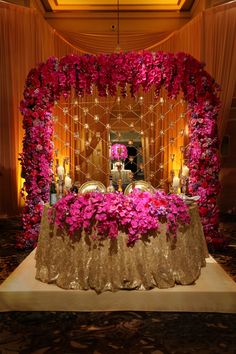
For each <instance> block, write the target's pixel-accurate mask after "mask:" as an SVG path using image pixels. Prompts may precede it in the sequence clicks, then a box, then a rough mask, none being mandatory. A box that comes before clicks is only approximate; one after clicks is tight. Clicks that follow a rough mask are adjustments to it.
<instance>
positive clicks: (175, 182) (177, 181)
mask: <svg viewBox="0 0 236 354" xmlns="http://www.w3.org/2000/svg"><path fill="white" fill-rule="evenodd" d="M173 187H174V188H178V187H179V177H178V176H174V178H173Z"/></svg>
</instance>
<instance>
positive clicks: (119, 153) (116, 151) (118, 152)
mask: <svg viewBox="0 0 236 354" xmlns="http://www.w3.org/2000/svg"><path fill="white" fill-rule="evenodd" d="M127 157H128V151H127V147H126V146H125V145H124V144H113V145H112V146H111V159H112V160H118V161H120V160H125V159H126V158H127Z"/></svg>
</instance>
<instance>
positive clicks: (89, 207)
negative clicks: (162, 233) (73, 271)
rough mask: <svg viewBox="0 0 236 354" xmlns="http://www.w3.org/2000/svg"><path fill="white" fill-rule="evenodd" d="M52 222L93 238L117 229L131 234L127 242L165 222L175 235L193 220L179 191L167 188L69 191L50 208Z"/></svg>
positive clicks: (114, 234)
mask: <svg viewBox="0 0 236 354" xmlns="http://www.w3.org/2000/svg"><path fill="white" fill-rule="evenodd" d="M49 218H50V221H51V222H55V223H56V224H57V225H58V226H59V227H60V228H62V229H65V230H66V231H67V232H68V233H69V235H70V236H71V237H72V238H76V232H78V233H79V234H80V233H81V232H82V231H84V232H85V234H87V235H91V237H93V238H99V239H103V238H116V237H117V236H118V231H119V230H123V231H125V232H126V233H127V235H128V242H127V243H128V245H130V246H131V245H134V243H135V242H136V241H137V240H139V239H140V238H141V236H142V235H147V234H148V233H149V232H151V231H156V232H158V230H159V226H160V224H161V223H166V225H167V228H166V232H167V235H168V236H173V237H176V234H177V231H178V226H179V225H181V224H182V225H183V224H184V225H185V224H189V223H190V216H189V212H188V208H187V206H186V204H185V203H184V202H183V200H182V199H181V198H179V197H178V196H176V195H166V194H165V193H164V192H156V193H155V194H151V193H149V192H141V191H139V190H137V189H135V190H134V191H133V192H132V193H130V194H129V195H123V194H120V193H107V194H103V193H99V192H92V193H87V194H78V195H77V194H73V193H71V194H69V195H67V196H66V197H64V198H62V199H60V200H59V201H58V202H57V203H56V204H54V206H53V207H52V208H51V209H50V210H49Z"/></svg>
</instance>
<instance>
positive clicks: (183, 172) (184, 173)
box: [182, 165, 189, 177]
mask: <svg viewBox="0 0 236 354" xmlns="http://www.w3.org/2000/svg"><path fill="white" fill-rule="evenodd" d="M188 174H189V168H188V166H186V165H184V166H183V169H182V176H184V177H188Z"/></svg>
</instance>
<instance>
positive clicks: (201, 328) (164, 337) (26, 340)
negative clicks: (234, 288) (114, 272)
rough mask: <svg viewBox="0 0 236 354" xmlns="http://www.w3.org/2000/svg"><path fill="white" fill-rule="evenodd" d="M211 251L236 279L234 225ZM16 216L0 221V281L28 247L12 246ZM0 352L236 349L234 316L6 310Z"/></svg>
mask: <svg viewBox="0 0 236 354" xmlns="http://www.w3.org/2000/svg"><path fill="white" fill-rule="evenodd" d="M221 228H222V232H223V233H224V235H225V236H226V237H227V238H228V241H229V246H228V247H227V248H226V249H225V250H223V251H218V252H214V250H212V252H211V254H212V255H213V257H214V258H215V259H216V260H217V261H218V262H219V263H220V264H221V265H222V267H223V268H224V269H225V270H226V271H227V272H228V273H229V274H230V275H231V276H232V278H233V279H234V280H235V281H236V223H235V222H232V221H230V220H228V221H227V222H224V223H222V225H221ZM20 232H21V227H20V220H19V219H18V218H12V219H7V220H6V219H2V220H0V282H2V281H3V280H4V279H5V278H6V277H7V276H8V275H9V274H10V273H11V272H12V271H13V270H14V268H15V267H17V266H18V264H19V263H20V262H21V261H22V260H23V259H24V258H25V257H26V256H27V255H28V254H29V252H30V251H19V250H16V249H15V247H14V241H15V237H16V235H17V234H19V233H20ZM0 353H1V354H8V353H9V354H10V353H13V354H14V353H22V354H28V353H35V354H40V353H50V354H51V353H59V354H61V353H68V354H69V353H93V354H99V353H100V354H109V353H117V354H120V353H125V354H126V353H127V354H128V353H140V354H141V353H143V354H146V353H152V354H161V353H164V354H171V353H173V354H182V353H186V354H190V353H199V354H204V353H219V354H222V353H226V354H227V353H228V354H233V353H236V314H206V313H158V312H114V313H112V312H102V313H75V312H69V313H66V312H10V313H1V314H0Z"/></svg>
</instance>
